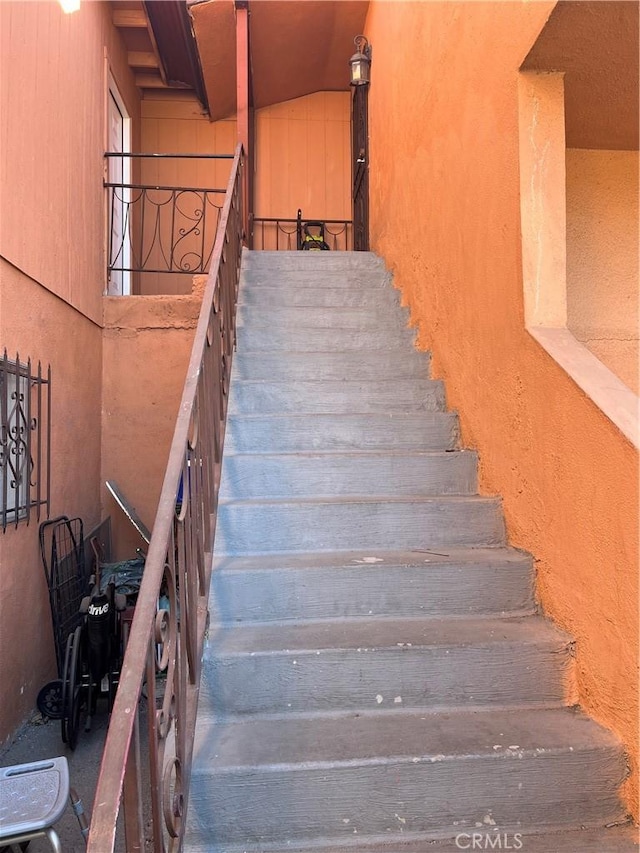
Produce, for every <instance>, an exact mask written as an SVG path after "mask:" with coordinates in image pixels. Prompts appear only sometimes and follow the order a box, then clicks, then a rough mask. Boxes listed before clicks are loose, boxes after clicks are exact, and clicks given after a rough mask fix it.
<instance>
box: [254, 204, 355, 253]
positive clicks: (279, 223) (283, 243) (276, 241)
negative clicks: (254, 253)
mask: <svg viewBox="0 0 640 853" xmlns="http://www.w3.org/2000/svg"><path fill="white" fill-rule="evenodd" d="M251 222H252V234H253V248H254V249H266V250H275V251H278V252H280V251H285V252H286V251H293V250H295V249H302V248H303V244H304V238H305V233H304V226H305V224H309V223H311V222H318V223H319V224H321V225H322V228H323V232H324V242H325V243H326V244H327V246H328V248H329V249H333V251H350V250H351V249H353V237H352V226H353V223H352V221H351V220H350V219H324V220H311V219H307V218H306V217H303V216H302V211H298V216H297V218H296V219H276V218H269V217H264V216H254V217H253V218H252V220H251ZM309 230H310V231H311V233H314V234H316V233H318V232H319V228H317V227H316V228H310V229H309Z"/></svg>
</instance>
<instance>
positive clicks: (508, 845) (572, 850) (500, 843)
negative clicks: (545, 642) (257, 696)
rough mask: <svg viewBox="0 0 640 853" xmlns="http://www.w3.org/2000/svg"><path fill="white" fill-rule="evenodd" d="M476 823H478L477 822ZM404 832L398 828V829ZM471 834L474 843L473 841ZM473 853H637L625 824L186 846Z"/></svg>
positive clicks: (265, 851)
mask: <svg viewBox="0 0 640 853" xmlns="http://www.w3.org/2000/svg"><path fill="white" fill-rule="evenodd" d="M478 822H479V823H480V821H478ZM400 830H402V826H400ZM474 834H475V838H474ZM461 850H462V851H465V850H466V851H472V850H475V851H476V853H478V851H482V850H498V851H511V853H514V851H518V850H520V851H522V853H638V830H637V828H636V827H634V826H632V825H630V824H628V825H624V826H617V825H616V826H612V827H609V828H608V829H607V828H605V829H572V830H564V831H562V830H559V831H558V832H542V833H540V832H536V831H535V827H522V826H519V827H518V826H515V827H511V828H507V829H502V828H501V827H499V826H491V825H489V826H484V827H481V828H479V827H467V828H466V829H462V830H461V831H460V832H458V833H457V834H456V836H455V837H454V838H447V839H439V840H435V839H434V838H433V837H432V836H430V835H428V834H427V833H406V832H402V831H401V832H400V834H398V833H397V832H396V833H395V834H394V833H386V834H385V836H384V837H382V838H379V839H378V841H377V842H376V841H375V840H373V839H371V840H370V841H364V842H361V841H358V835H357V834H356V835H355V836H354V837H353V838H347V839H345V840H344V841H339V842H337V843H336V842H335V841H332V842H330V843H327V842H326V840H325V843H323V842H322V841H318V840H317V839H316V840H314V841H311V842H309V843H307V844H305V845H304V846H303V847H300V846H299V845H298V844H296V845H295V847H294V846H292V845H290V844H289V843H287V844H286V846H283V845H282V843H281V842H278V841H276V842H267V843H262V842H261V843H259V844H258V845H255V844H249V845H247V844H239V845H236V844H231V845H229V844H225V845H224V847H220V846H218V845H215V846H211V845H209V844H206V843H205V844H204V846H201V845H199V844H198V845H193V844H189V845H187V846H185V853H460V851H461Z"/></svg>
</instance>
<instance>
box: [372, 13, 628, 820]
mask: <svg viewBox="0 0 640 853" xmlns="http://www.w3.org/2000/svg"><path fill="white" fill-rule="evenodd" d="M553 7H554V3H552V2H548V3H547V2H538V3H519V2H506V3H504V2H496V3H475V2H468V3H464V2H459V3H450V2H430V3H389V2H378V0H372V2H371V4H370V8H369V14H368V18H367V24H366V30H365V32H366V35H367V37H368V38H369V40H370V42H371V44H372V45H373V57H374V61H373V66H372V84H371V89H370V99H369V105H370V140H371V172H370V178H371V240H372V247H373V248H374V249H375V250H376V251H378V252H379V253H380V254H382V255H383V257H384V258H385V260H386V262H387V264H388V266H389V267H390V268H391V269H392V270H393V272H394V274H395V282H396V284H397V286H399V287H400V288H401V290H402V293H403V299H404V301H405V302H406V303H407V304H408V305H409V306H410V308H411V317H412V322H413V323H414V324H415V325H417V327H418V330H419V338H418V341H419V346H420V347H421V348H430V349H431V350H432V351H433V354H434V362H433V363H434V375H435V376H439V377H443V378H444V379H446V382H447V395H448V399H449V403H450V405H451V407H452V408H456V409H458V410H459V411H460V415H461V422H462V429H463V436H464V440H465V443H466V444H468V445H470V446H473V447H476V448H478V449H479V451H480V458H481V484H482V489H483V490H484V491H485V492H490V493H500V494H502V495H503V498H504V509H505V513H506V520H507V525H508V530H509V534H510V537H511V541H512V543H513V544H514V545H517V546H519V547H522V548H525V549H527V550H529V551H531V552H532V553H533V554H534V555H535V557H536V567H537V588H538V595H539V598H540V601H541V604H542V606H543V608H544V610H545V611H546V613H547V614H548V615H549V616H550V617H551V618H553V619H554V620H556V621H557V622H558V623H559V624H561V625H562V626H564V627H565V628H566V629H567V630H568V631H569V632H570V633H571V634H572V635H573V636H574V637H575V639H576V659H577V668H576V669H577V695H578V698H579V701H580V702H581V704H582V705H583V706H584V707H585V709H586V710H587V711H588V712H589V713H590V714H591V715H592V716H594V717H595V718H596V719H597V720H599V721H600V722H602V723H603V724H604V725H606V726H608V727H610V728H611V729H613V730H614V731H615V732H617V734H618V735H619V736H620V737H621V738H622V740H623V741H624V743H625V745H626V747H627V749H628V751H629V755H630V763H631V768H632V773H631V777H630V779H629V781H628V782H627V783H626V785H625V796H626V797H627V802H628V803H629V806H630V808H631V809H632V811H634V813H635V814H636V816H637V794H638V744H637V732H638V716H637V708H638V673H637V661H638V489H637V483H638V456H637V452H636V451H635V450H634V448H633V447H632V445H631V444H630V442H629V441H628V440H627V439H626V438H624V436H623V435H622V434H621V433H620V432H619V431H618V430H617V429H616V428H615V427H614V426H613V424H612V423H611V422H610V421H609V420H608V419H607V418H606V417H605V415H604V414H603V413H602V412H601V411H600V410H599V409H598V408H597V407H596V406H595V405H594V404H593V403H592V402H591V401H590V400H589V399H588V398H586V396H585V395H584V393H583V392H582V391H581V390H580V389H579V388H578V387H577V386H576V385H575V383H574V382H573V381H572V380H571V379H570V378H569V377H568V376H567V374H566V373H564V371H563V370H562V369H561V368H560V367H559V366H558V365H557V364H556V362H554V361H553V360H552V359H551V358H550V356H549V355H548V354H547V353H546V352H545V351H544V350H543V349H542V348H541V347H540V346H539V345H538V344H537V343H536V342H535V341H534V340H533V339H532V338H531V337H530V335H529V334H528V333H527V332H526V330H525V326H524V305H523V282H522V265H521V236H520V182H519V164H518V156H519V135H518V69H519V67H520V65H521V63H522V61H523V59H524V57H525V56H526V54H527V52H528V51H529V49H530V48H531V46H532V44H533V42H534V41H535V39H536V37H537V36H538V34H539V32H540V30H541V29H542V27H543V26H544V24H545V21H546V20H547V18H548V16H549V14H550V13H551V11H552V9H553ZM399 44H402V50H399V49H398V45H399Z"/></svg>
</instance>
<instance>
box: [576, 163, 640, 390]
mask: <svg viewBox="0 0 640 853" xmlns="http://www.w3.org/2000/svg"><path fill="white" fill-rule="evenodd" d="M566 163H567V171H566V175H567V194H566V195H567V201H566V204H567V208H566V209H567V326H568V327H569V329H570V330H571V331H572V332H573V334H574V335H575V336H576V338H577V339H578V340H579V341H582V343H584V344H586V345H587V346H588V347H589V349H590V350H591V351H592V352H593V353H594V354H595V355H597V356H598V358H599V359H600V360H601V361H603V362H604V363H605V364H606V365H607V367H609V368H610V369H611V370H612V371H613V372H614V373H616V374H617V375H618V376H619V377H620V379H622V381H623V382H624V383H625V384H626V385H628V386H629V388H631V390H632V391H635V393H636V394H637V393H638V233H639V223H638V165H639V164H638V152H637V151H603V150H599V151H590V150H586V149H577V148H570V149H567V154H566Z"/></svg>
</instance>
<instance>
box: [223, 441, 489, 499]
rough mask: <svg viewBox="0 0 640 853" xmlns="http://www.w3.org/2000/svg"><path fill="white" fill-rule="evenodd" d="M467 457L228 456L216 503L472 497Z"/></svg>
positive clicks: (471, 465)
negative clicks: (356, 497)
mask: <svg viewBox="0 0 640 853" xmlns="http://www.w3.org/2000/svg"><path fill="white" fill-rule="evenodd" d="M476 469H477V457H476V454H475V453H473V452H469V451H465V452H456V453H441V454H434V455H433V456H429V455H426V454H423V455H415V456H385V455H384V454H382V453H381V454H379V455H377V456H375V455H372V454H365V455H351V456H349V455H337V454H336V455H333V454H324V455H319V456H310V455H308V454H299V455H297V454H282V455H279V456H278V455H261V454H248V455H240V456H233V455H230V454H228V455H227V456H226V457H225V459H224V463H223V469H222V485H221V492H220V494H221V498H222V499H223V500H230V499H243V498H245V499H249V498H268V497H273V498H286V497H309V498H311V497H314V496H319V497H321V496H335V497H340V496H343V497H344V496H347V495H370V494H381V493H383V494H387V495H391V494H394V495H473V494H475V493H476V491H477V477H476Z"/></svg>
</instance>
